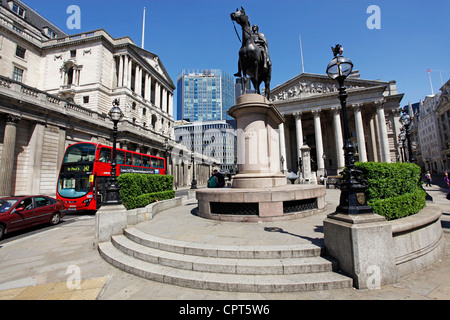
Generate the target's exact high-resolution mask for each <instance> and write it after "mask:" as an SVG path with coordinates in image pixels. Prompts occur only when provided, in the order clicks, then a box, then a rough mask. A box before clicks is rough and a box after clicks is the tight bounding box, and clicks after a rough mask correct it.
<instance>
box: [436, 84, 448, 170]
mask: <svg viewBox="0 0 450 320" xmlns="http://www.w3.org/2000/svg"><path fill="white" fill-rule="evenodd" d="M441 92H442V94H441V98H440V101H439V103H438V105H437V106H436V112H437V118H438V127H439V133H440V136H441V142H442V163H443V166H444V170H450V80H448V81H447V83H446V84H444V85H443V86H442V88H441Z"/></svg>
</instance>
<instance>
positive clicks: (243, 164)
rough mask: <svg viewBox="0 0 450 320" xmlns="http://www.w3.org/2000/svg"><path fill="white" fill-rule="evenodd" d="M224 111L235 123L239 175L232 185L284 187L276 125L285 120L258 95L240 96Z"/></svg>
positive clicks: (277, 126)
mask: <svg viewBox="0 0 450 320" xmlns="http://www.w3.org/2000/svg"><path fill="white" fill-rule="evenodd" d="M228 114H229V115H230V116H232V117H233V118H235V119H236V122H237V139H238V142H237V146H238V150H237V164H238V169H239V174H238V175H236V176H235V177H234V178H233V183H232V187H233V188H272V187H278V186H284V185H286V184H287V179H286V177H285V175H284V174H282V173H281V168H280V135H279V131H278V128H279V125H280V124H282V123H284V122H285V120H284V118H283V116H282V115H281V114H280V112H279V111H278V110H277V109H276V108H275V106H273V105H272V104H270V102H269V101H268V100H267V99H266V98H265V97H264V96H261V95H259V94H247V95H243V96H240V97H239V98H238V100H237V104H236V105H235V106H234V107H232V108H231V109H230V110H229V111H228Z"/></svg>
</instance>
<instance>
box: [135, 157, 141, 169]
mask: <svg viewBox="0 0 450 320" xmlns="http://www.w3.org/2000/svg"><path fill="white" fill-rule="evenodd" d="M133 166H137V167H140V166H141V156H140V155H138V154H133Z"/></svg>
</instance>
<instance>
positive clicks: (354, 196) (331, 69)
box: [327, 44, 373, 214]
mask: <svg viewBox="0 0 450 320" xmlns="http://www.w3.org/2000/svg"><path fill="white" fill-rule="evenodd" d="M332 50H333V54H334V59H333V60H332V61H331V62H330V64H329V65H328V67H327V74H328V77H330V78H331V79H333V80H336V81H337V82H338V83H339V100H340V102H341V107H342V108H341V110H342V121H343V125H344V156H345V169H344V172H343V173H344V181H343V183H342V185H341V198H340V201H339V206H338V207H337V209H336V212H337V213H346V214H358V213H372V212H373V211H372V208H370V207H369V206H368V205H367V197H366V190H367V185H366V181H364V179H362V178H361V177H360V174H361V171H359V170H356V169H355V158H354V149H353V144H352V142H351V140H350V138H351V137H350V129H349V125H348V117H347V97H348V95H347V88H346V87H345V86H344V82H345V79H347V77H348V76H349V75H350V74H351V73H352V70H353V63H352V62H351V61H350V59H348V58H345V57H343V56H342V53H343V48H342V46H341V45H339V44H338V45H336V46H335V47H334V48H333V47H332Z"/></svg>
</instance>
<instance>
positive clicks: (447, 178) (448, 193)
mask: <svg viewBox="0 0 450 320" xmlns="http://www.w3.org/2000/svg"><path fill="white" fill-rule="evenodd" d="M444 182H445V183H446V184H447V188H448V192H447V199H449V200H450V179H449V177H448V172H447V170H445V177H444Z"/></svg>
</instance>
